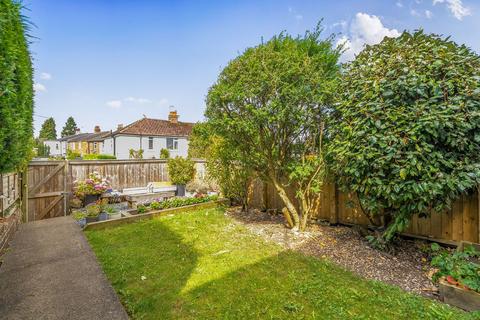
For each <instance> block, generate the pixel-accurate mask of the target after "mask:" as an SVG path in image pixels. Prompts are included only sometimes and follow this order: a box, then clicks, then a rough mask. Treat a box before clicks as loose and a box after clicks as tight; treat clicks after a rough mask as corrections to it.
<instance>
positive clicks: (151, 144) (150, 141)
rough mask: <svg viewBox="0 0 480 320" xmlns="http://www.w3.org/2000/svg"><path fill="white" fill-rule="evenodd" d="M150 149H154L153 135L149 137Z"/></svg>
mask: <svg viewBox="0 0 480 320" xmlns="http://www.w3.org/2000/svg"><path fill="white" fill-rule="evenodd" d="M148 149H150V150H152V149H153V137H148Z"/></svg>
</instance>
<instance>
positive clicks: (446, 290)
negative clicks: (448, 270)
mask: <svg viewBox="0 0 480 320" xmlns="http://www.w3.org/2000/svg"><path fill="white" fill-rule="evenodd" d="M439 289H440V296H441V297H442V298H443V302H445V303H448V304H449V305H452V306H455V307H458V308H460V309H463V310H466V311H476V310H480V293H478V292H475V291H473V290H467V289H464V288H460V287H458V286H455V285H452V284H450V283H448V282H447V281H446V280H444V279H440V282H439Z"/></svg>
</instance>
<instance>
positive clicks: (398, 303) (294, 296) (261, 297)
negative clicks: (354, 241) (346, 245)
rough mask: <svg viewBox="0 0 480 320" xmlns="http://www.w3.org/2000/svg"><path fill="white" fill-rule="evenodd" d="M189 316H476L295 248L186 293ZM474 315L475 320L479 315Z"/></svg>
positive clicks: (179, 315)
mask: <svg viewBox="0 0 480 320" xmlns="http://www.w3.org/2000/svg"><path fill="white" fill-rule="evenodd" d="M183 300H184V301H185V302H184V304H183V310H182V313H177V314H176V317H177V318H186V319H453V318H455V319H464V318H465V319H470V316H469V315H467V314H464V313H462V312H460V311H457V310H454V309H452V308H449V307H448V306H446V305H442V304H439V303H435V302H432V301H430V300H427V299H424V298H421V297H418V296H415V295H411V294H408V293H405V292H403V291H402V290H400V289H398V288H395V287H391V286H387V285H384V284H382V283H379V282H372V281H365V280H364V279H360V278H359V277H357V276H355V275H353V274H352V273H350V272H347V271H344V270H343V269H340V268H339V267H337V266H335V265H333V264H331V263H328V262H325V261H323V260H319V259H316V258H312V257H306V256H304V255H302V254H300V253H297V252H293V251H283V252H281V253H279V254H278V255H275V256H273V257H271V258H268V259H264V260H262V261H259V262H257V263H255V264H252V265H248V266H244V267H242V268H239V269H237V270H235V271H234V272H231V273H229V274H227V275H226V276H224V277H222V278H220V279H216V280H214V281H211V282H209V283H206V284H204V285H202V286H200V287H197V288H194V289H192V290H191V291H189V292H187V293H184V294H183ZM471 319H474V318H473V317H472V318H471Z"/></svg>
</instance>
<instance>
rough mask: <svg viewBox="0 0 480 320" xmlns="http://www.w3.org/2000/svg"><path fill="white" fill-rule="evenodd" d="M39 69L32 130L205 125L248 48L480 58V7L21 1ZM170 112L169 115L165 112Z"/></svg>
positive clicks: (453, 0) (398, 0) (343, 0)
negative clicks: (282, 40) (300, 42)
mask: <svg viewBox="0 0 480 320" xmlns="http://www.w3.org/2000/svg"><path fill="white" fill-rule="evenodd" d="M23 4H24V6H25V9H24V14H25V15H26V16H28V17H29V20H30V22H31V23H32V27H31V30H30V36H31V38H30V41H31V46H30V49H31V52H32V59H33V64H34V69H35V75H34V77H35V85H34V88H35V116H34V120H35V129H36V132H37V133H38V130H39V128H40V126H41V124H42V122H43V121H44V120H45V117H53V118H54V119H55V121H56V123H57V132H58V133H60V131H61V128H62V127H63V125H64V124H65V121H66V119H67V117H69V116H73V117H74V119H75V120H76V122H77V124H78V127H79V128H80V129H81V131H82V132H92V131H93V128H94V126H95V125H99V126H100V127H101V128H102V130H114V129H116V127H117V125H118V124H124V125H126V124H129V123H131V122H133V121H135V120H138V119H140V118H142V117H143V116H147V117H149V118H157V119H166V118H167V116H168V112H169V110H171V109H175V110H177V111H178V113H179V114H180V121H188V122H197V121H201V120H202V119H203V113H204V110H205V97H206V95H207V93H208V88H209V87H210V86H211V85H212V84H213V83H215V81H216V79H217V77H218V74H219V73H220V71H221V70H222V68H224V67H225V66H226V65H227V64H228V62H229V61H230V60H231V59H234V58H235V57H236V56H238V55H239V54H241V53H242V52H243V51H244V50H245V49H246V48H248V47H252V46H255V45H257V44H259V43H261V41H262V39H264V40H268V39H269V38H271V37H272V36H273V35H275V34H278V33H280V32H282V31H286V32H288V33H290V34H292V35H297V34H304V32H305V31H306V30H311V29H313V28H314V27H315V26H316V24H317V23H318V22H319V21H320V20H321V19H323V26H324V28H325V31H324V35H325V37H326V36H329V35H330V34H335V35H336V39H335V42H336V43H337V44H340V43H343V44H345V45H346V46H347V48H348V49H347V50H346V52H345V53H344V55H343V56H342V61H348V60H351V59H354V57H355V54H357V53H358V52H360V51H361V50H362V48H363V47H364V45H365V44H366V43H367V44H375V43H378V42H380V41H381V40H382V39H383V37H385V36H389V37H395V36H398V35H400V33H401V32H402V31H404V30H410V31H413V30H415V29H419V28H422V29H424V30H425V31H426V32H428V33H436V34H441V35H444V36H451V38H452V39H453V40H454V41H456V42H457V43H459V44H466V45H467V46H468V47H470V48H472V49H473V50H475V51H476V52H479V53H480V37H479V30H480V19H479V18H480V0H336V1H331V0H316V1H315V0H312V1H284V0H271V1H258V0H257V1H248V0H244V1H198V0H197V1H161V0H135V1H127V0H115V1H113V0H110V1H108V0H96V1H93V0H82V1H78V0H23ZM171 106H173V107H171Z"/></svg>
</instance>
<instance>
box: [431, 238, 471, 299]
mask: <svg viewBox="0 0 480 320" xmlns="http://www.w3.org/2000/svg"><path fill="white" fill-rule="evenodd" d="M432 251H433V252H434V254H435V256H434V257H433V259H432V263H431V264H432V266H433V267H435V268H438V272H436V273H435V274H434V276H433V280H434V281H438V279H440V278H442V277H445V278H446V280H447V281H448V282H449V283H452V282H453V283H455V282H458V284H460V285H461V286H463V287H466V288H469V289H472V290H474V291H477V292H480V264H479V263H478V259H479V258H480V252H479V251H477V250H475V248H474V247H473V246H471V245H469V246H468V245H467V246H465V248H464V250H463V251H454V252H453V253H450V252H449V251H448V250H445V249H442V248H441V247H440V246H439V245H438V244H436V243H434V244H432ZM475 259H476V261H475ZM450 277H451V278H450Z"/></svg>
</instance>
